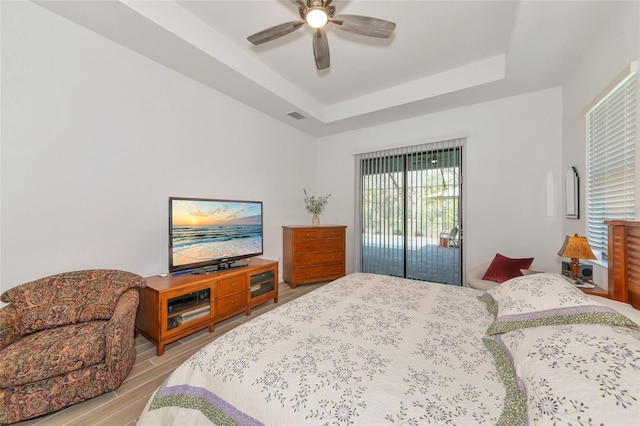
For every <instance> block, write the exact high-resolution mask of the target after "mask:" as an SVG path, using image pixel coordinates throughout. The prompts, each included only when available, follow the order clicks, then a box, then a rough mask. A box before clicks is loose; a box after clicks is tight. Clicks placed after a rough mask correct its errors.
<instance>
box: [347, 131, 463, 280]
mask: <svg viewBox="0 0 640 426" xmlns="http://www.w3.org/2000/svg"><path fill="white" fill-rule="evenodd" d="M463 143H464V139H453V140H447V141H442V142H437V143H430V144H423V145H416V146H410V147H403V148H396V149H391V150H386V151H377V152H370V153H363V154H358V155H356V200H357V206H356V209H357V213H356V235H360V236H361V238H360V241H359V242H357V243H356V256H357V257H356V259H357V260H356V266H357V270H358V271H361V272H372V273H381V274H387V275H394V276H401V277H406V278H412V279H418V280H424V281H435V282H442V283H447V284H457V285H460V284H461V282H460V277H461V274H460V270H461V264H462V263H461V238H460V234H461V232H462V223H461V214H460V212H461V197H460V194H461V193H462V191H461V184H462V177H461V164H462V146H463ZM454 230H455V231H454Z"/></svg>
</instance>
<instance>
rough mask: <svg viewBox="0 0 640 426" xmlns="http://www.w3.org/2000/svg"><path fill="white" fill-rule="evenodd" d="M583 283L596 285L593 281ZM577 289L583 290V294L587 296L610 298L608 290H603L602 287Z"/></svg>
mask: <svg viewBox="0 0 640 426" xmlns="http://www.w3.org/2000/svg"><path fill="white" fill-rule="evenodd" d="M583 281H584V282H586V283H589V284H594V282H593V281H591V280H583ZM577 288H579V289H580V290H582V292H583V293H585V294H591V295H593V296H600V297H606V298H609V293H608V292H607V290H605V289H603V288H602V287H598V286H596V287H594V288H583V287H577Z"/></svg>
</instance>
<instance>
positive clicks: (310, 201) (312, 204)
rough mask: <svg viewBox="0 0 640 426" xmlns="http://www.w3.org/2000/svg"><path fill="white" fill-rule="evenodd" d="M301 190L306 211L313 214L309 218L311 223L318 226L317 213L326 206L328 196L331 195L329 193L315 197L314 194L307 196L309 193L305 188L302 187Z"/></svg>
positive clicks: (318, 218)
mask: <svg viewBox="0 0 640 426" xmlns="http://www.w3.org/2000/svg"><path fill="white" fill-rule="evenodd" d="M303 191H304V203H305V206H306V208H307V211H308V212H309V213H311V214H313V217H312V218H311V223H312V224H313V226H318V225H320V217H319V216H318V215H319V214H320V213H322V211H323V210H324V208H325V207H326V206H327V202H328V201H329V197H331V194H327V195H322V196H319V197H316V196H315V195H311V196H309V194H307V190H306V189H303Z"/></svg>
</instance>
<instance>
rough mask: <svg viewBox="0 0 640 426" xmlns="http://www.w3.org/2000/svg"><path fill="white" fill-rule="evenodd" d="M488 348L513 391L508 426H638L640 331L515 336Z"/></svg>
mask: <svg viewBox="0 0 640 426" xmlns="http://www.w3.org/2000/svg"><path fill="white" fill-rule="evenodd" d="M485 344H486V345H487V348H489V350H490V351H491V352H492V353H493V355H494V357H495V359H496V366H497V368H498V372H499V375H500V378H501V379H502V381H503V382H504V383H505V386H506V387H507V397H506V399H505V404H504V405H505V407H506V408H505V412H504V413H503V417H504V418H503V417H501V419H500V421H503V422H505V424H514V423H517V424H531V425H535V424H541V425H547V424H566V425H568V424H574V425H579V424H611V425H637V424H638V420H639V419H640V400H639V399H638V395H640V380H639V373H638V368H640V367H639V366H638V360H640V332H638V331H637V330H631V329H629V328H626V327H615V326H610V325H604V324H596V325H592V324H590V325H584V324H573V325H556V326H549V327H537V328H528V329H523V330H516V331H511V332H508V333H505V334H502V335H500V336H496V339H495V341H494V340H493V339H485ZM500 421H499V423H500Z"/></svg>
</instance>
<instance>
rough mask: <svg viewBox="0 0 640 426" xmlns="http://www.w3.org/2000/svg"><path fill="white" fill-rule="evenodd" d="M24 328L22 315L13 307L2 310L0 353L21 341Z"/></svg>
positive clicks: (0, 316) (0, 313)
mask: <svg viewBox="0 0 640 426" xmlns="http://www.w3.org/2000/svg"><path fill="white" fill-rule="evenodd" d="M23 335H24V328H23V327H22V321H21V320H20V315H19V314H18V311H17V310H16V308H15V307H14V306H13V305H7V306H5V307H3V308H2V309H0V351H1V350H3V349H4V348H6V347H7V346H9V345H10V344H12V343H13V342H15V341H16V340H18V339H20V338H21V337H22V336H23Z"/></svg>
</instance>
